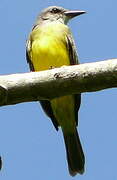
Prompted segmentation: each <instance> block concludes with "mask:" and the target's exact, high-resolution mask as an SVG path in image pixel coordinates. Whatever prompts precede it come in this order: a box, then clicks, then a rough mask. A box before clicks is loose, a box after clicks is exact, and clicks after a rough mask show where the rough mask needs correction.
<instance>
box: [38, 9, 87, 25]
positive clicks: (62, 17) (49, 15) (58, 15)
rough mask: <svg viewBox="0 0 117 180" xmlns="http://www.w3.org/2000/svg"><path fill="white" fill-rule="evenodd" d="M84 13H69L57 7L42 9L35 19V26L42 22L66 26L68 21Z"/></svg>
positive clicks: (77, 11) (76, 11)
mask: <svg viewBox="0 0 117 180" xmlns="http://www.w3.org/2000/svg"><path fill="white" fill-rule="evenodd" d="M84 13H85V11H79V10H75V11H70V10H68V9H64V8H62V7H59V6H50V7H48V8H46V9H44V10H43V11H42V12H41V14H40V15H39V16H38V17H37V21H36V24H39V23H40V22H42V21H45V22H46V21H59V22H61V23H64V24H67V22H68V21H69V20H70V19H72V18H74V17H76V16H79V15H81V14H84Z"/></svg>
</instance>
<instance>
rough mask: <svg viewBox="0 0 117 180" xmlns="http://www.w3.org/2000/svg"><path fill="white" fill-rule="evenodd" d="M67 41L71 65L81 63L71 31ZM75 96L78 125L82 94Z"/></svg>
mask: <svg viewBox="0 0 117 180" xmlns="http://www.w3.org/2000/svg"><path fill="white" fill-rule="evenodd" d="M66 42H67V48H68V50H69V57H70V64H71V65H75V64H79V61H78V54H77V50H76V46H75V42H74V40H73V37H72V34H71V32H70V31H69V33H67V36H66ZM74 98H75V120H76V125H78V110H79V108H80V104H81V94H75V95H74Z"/></svg>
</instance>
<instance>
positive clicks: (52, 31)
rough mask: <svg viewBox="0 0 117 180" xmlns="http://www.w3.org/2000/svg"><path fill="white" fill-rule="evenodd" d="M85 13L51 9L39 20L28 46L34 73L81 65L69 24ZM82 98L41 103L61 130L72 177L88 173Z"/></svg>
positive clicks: (77, 95)
mask: <svg viewBox="0 0 117 180" xmlns="http://www.w3.org/2000/svg"><path fill="white" fill-rule="evenodd" d="M84 13H85V11H78V10H77V11H70V10H67V9H64V8H62V7H57V6H51V7H48V8H46V9H44V10H43V11H42V12H41V13H40V15H39V16H38V17H37V20H36V23H35V24H34V26H33V29H32V32H31V33H30V35H29V38H28V40H27V44H26V57H27V62H28V63H29V66H30V70H31V71H43V70H48V69H51V68H52V67H53V68H55V67H61V66H63V65H75V64H79V62H78V56H77V52H76V46H75V43H74V40H73V37H72V34H71V31H70V29H69V27H68V26H67V23H68V21H69V20H70V19H72V18H74V17H75V16H79V15H81V14H84ZM80 102H81V95H80V94H75V95H68V96H63V97H59V98H55V99H52V100H51V101H47V100H42V101H40V103H41V106H42V108H43V109H44V111H45V113H46V114H47V115H48V116H49V117H50V118H51V120H52V122H53V125H54V126H55V128H56V130H58V126H60V127H61V129H62V132H63V136H64V141H65V146H66V154H67V161H68V168H69V172H70V174H71V175H72V176H74V175H76V174H77V173H80V174H82V173H83V172H84V164H85V158H84V153H83V150H82V146H81V143H80V139H79V135H78V132H77V128H76V127H77V125H78V110H79V108H80Z"/></svg>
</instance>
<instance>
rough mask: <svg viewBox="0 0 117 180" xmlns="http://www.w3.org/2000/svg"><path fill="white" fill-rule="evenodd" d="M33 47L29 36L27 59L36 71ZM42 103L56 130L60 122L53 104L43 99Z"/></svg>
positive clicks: (31, 68)
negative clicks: (33, 60)
mask: <svg viewBox="0 0 117 180" xmlns="http://www.w3.org/2000/svg"><path fill="white" fill-rule="evenodd" d="M31 47H32V41H31V37H30V36H29V39H28V40H27V42H26V59H27V63H28V64H29V67H30V70H31V71H35V69H34V66H33V63H32V61H31V56H30V54H31V53H30V52H31ZM40 104H41V106H42V108H43V110H44V112H45V113H46V114H47V115H48V116H49V117H50V119H51V120H52V123H53V125H54V127H55V129H56V130H58V122H57V120H56V118H55V116H54V114H53V111H52V108H51V104H50V102H49V101H47V100H41V101H40Z"/></svg>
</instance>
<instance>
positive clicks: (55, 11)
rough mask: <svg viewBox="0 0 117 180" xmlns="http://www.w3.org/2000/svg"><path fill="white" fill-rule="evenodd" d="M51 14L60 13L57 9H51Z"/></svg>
mask: <svg viewBox="0 0 117 180" xmlns="http://www.w3.org/2000/svg"><path fill="white" fill-rule="evenodd" d="M51 12H52V13H58V12H60V10H59V9H57V8H53V9H52V10H51Z"/></svg>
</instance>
